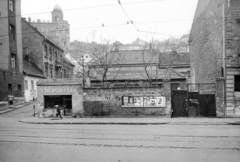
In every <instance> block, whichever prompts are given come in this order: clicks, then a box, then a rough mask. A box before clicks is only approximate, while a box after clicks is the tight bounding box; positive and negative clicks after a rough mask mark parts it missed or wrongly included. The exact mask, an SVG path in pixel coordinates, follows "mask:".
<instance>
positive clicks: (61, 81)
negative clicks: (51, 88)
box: [37, 78, 82, 86]
mask: <svg viewBox="0 0 240 162" xmlns="http://www.w3.org/2000/svg"><path fill="white" fill-rule="evenodd" d="M81 84H82V81H81V80H80V79H72V78H71V79H69V78H64V79H40V80H38V82H37V85H38V86H44V85H61V86H64V85H81Z"/></svg>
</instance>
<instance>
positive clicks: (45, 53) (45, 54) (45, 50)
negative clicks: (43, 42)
mask: <svg viewBox="0 0 240 162" xmlns="http://www.w3.org/2000/svg"><path fill="white" fill-rule="evenodd" d="M44 56H45V57H47V46H44Z"/></svg>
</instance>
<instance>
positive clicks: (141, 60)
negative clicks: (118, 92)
mask: <svg viewBox="0 0 240 162" xmlns="http://www.w3.org/2000/svg"><path fill="white" fill-rule="evenodd" d="M189 57H190V56H189V53H187V52H185V53H178V52H176V51H173V52H165V53H161V52H159V51H157V50H132V51H114V52H111V53H109V54H108V55H106V56H104V57H103V59H107V63H106V62H105V64H106V66H108V67H104V66H105V65H104V62H100V61H99V60H101V59H97V60H96V61H95V62H93V63H92V64H91V65H90V66H89V69H90V79H91V83H92V84H91V85H92V86H93V87H100V86H102V82H103V79H105V82H108V83H109V84H110V83H111V82H112V83H114V84H112V85H111V86H114V87H118V86H129V85H132V86H143V85H144V86H161V85H162V82H163V81H164V80H169V79H170V80H171V81H173V82H179V83H182V82H184V83H186V81H187V79H188V77H189V75H190V73H189V71H190V58H189ZM119 60H121V61H119ZM105 68H108V69H107V72H106V76H103V75H104V69H105ZM103 77H104V78H103Z"/></svg>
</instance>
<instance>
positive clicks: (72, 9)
mask: <svg viewBox="0 0 240 162" xmlns="http://www.w3.org/2000/svg"><path fill="white" fill-rule="evenodd" d="M0 1H1V0H0ZM159 1H164V0H149V1H136V2H125V3H122V4H125V5H129V4H141V3H151V2H159ZM117 5H118V3H117V4H116V3H114V4H106V5H97V6H89V7H80V8H71V9H65V10H62V11H74V10H85V9H93V8H101V7H111V6H117ZM51 12H52V11H50V12H49V11H48V12H38V13H29V14H24V15H14V16H5V17H0V19H6V18H10V17H22V16H28V15H40V14H47V13H51Z"/></svg>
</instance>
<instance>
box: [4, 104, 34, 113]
mask: <svg viewBox="0 0 240 162" xmlns="http://www.w3.org/2000/svg"><path fill="white" fill-rule="evenodd" d="M30 104H32V103H31V102H26V103H23V104H20V105H13V106H12V107H9V108H8V109H4V110H0V115H2V114H5V113H8V112H10V111H14V110H17V109H20V108H22V107H25V106H27V105H30Z"/></svg>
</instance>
